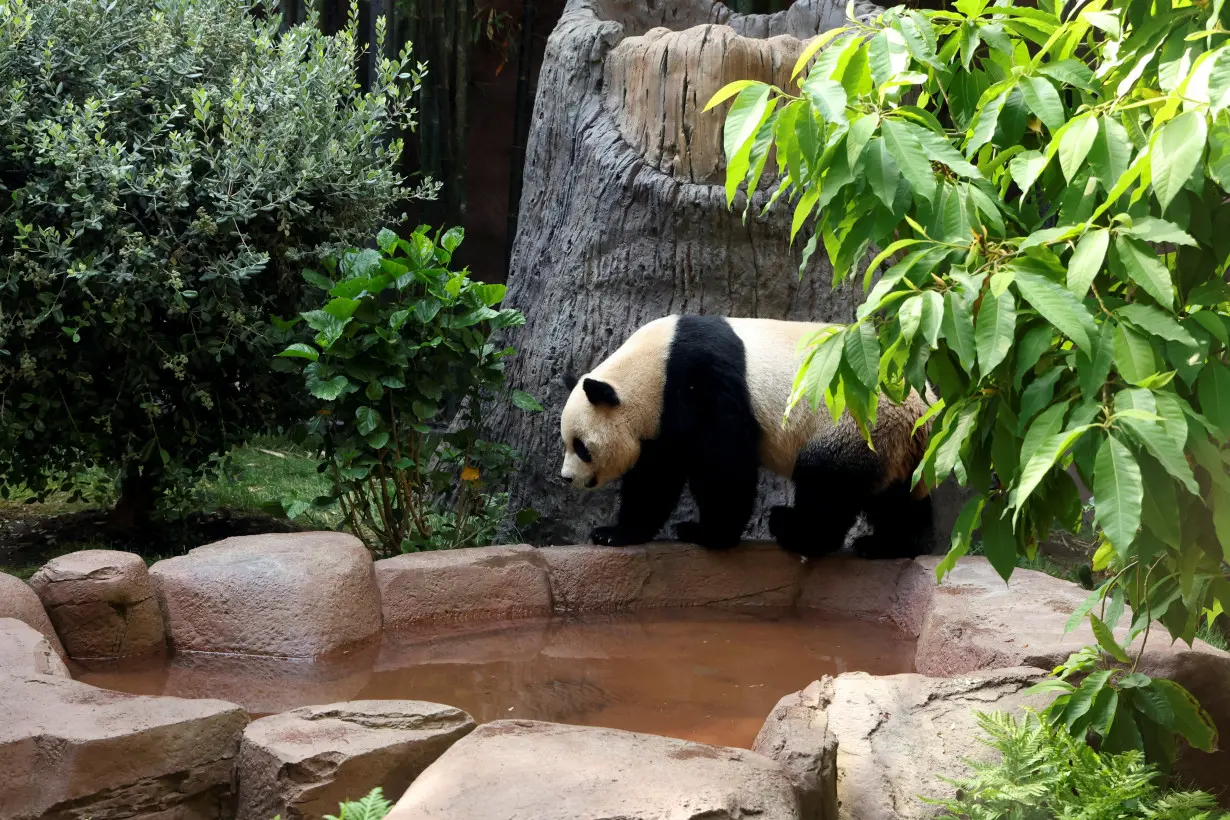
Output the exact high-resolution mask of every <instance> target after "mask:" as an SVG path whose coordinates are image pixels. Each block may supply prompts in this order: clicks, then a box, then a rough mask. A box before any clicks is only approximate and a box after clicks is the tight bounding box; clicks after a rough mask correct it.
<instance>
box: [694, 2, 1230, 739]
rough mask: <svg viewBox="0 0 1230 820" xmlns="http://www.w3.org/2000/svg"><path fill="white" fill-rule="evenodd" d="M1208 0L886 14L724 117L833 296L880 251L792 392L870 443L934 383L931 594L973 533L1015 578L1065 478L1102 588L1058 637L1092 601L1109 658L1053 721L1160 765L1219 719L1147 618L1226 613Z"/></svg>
mask: <svg viewBox="0 0 1230 820" xmlns="http://www.w3.org/2000/svg"><path fill="white" fill-rule="evenodd" d="M1224 5H1225V4H1224V0H1212V1H1211V2H1199V1H1196V2H1192V1H1191V0H1093V2H1089V3H1084V4H1079V5H1064V4H1063V3H1062V2H1060V0H1039V2H1038V4H1037V7H1036V8H1029V7H1023V6H1016V5H1013V4H1012V3H1011V2H1005V0H997V2H995V3H993V4H992V3H989V2H988V1H987V0H958V1H957V2H956V3H954V4H953V6H952V8H951V9H950V10H944V11H908V10H905V9H903V8H898V9H892V10H888V11H886V12H885V13H884V14H882V15H881V16H879V18H878V19H876V20H874V21H871V22H853V21H852V22H851V24H850V25H849V26H847V27H845V28H842V29H838V30H836V31H830V32H827V33H826V34H824V35H822V36H821V37H819V38H817V39H816V40H815V41H813V42H812V44H811V46H810V47H809V48H808V49H807V50H806V52H805V53H804V54H803V55H802V57H801V58H800V60H799V63H798V65H797V66H796V69H795V76H797V77H800V89H799V92H798V93H797V95H796V94H793V93H791V92H790V91H788V90H786V89H779V88H775V87H771V86H768V85H765V84H762V83H753V82H738V83H734V84H732V85H729V86H727V87H726V88H725V89H723V90H722V91H721V92H719V93H718V94H717V95H716V96H715V97H714V99H713V101H712V102H711V103H710V106H713V105H716V104H718V103H721V102H723V101H726V100H729V99H730V98H732V97H733V98H734V102H733V105H731V107H730V110H729V113H728V114H727V117H726V125H725V129H726V130H725V148H726V153H727V163H728V168H727V173H728V176H727V195H728V198H729V199H730V200H731V201H732V202H733V199H734V197H735V195H736V193H737V191H738V189H739V188H740V186H742V185H745V184H746V186H747V187H748V189H749V190H751V189H754V188H756V187H757V185H758V184H759V183H760V180H761V177H762V174H763V173H764V172H765V168H766V166H767V165H768V163H769V162H770V160H772V161H773V163H774V164H775V166H776V188H775V190H774V192H773V196H772V200H771V202H770V205H769V207H784V206H788V207H793V209H794V231H795V233H798V232H799V231H801V230H802V229H803V228H804V227H805V226H808V225H810V226H812V233H811V237H810V240H809V241H808V243H807V248H806V253H805V255H804V259H805V261H804V265H806V258H807V257H809V256H810V255H811V254H812V253H813V252H814V251H816V250H817V249H819V248H823V250H824V252H825V253H826V254H827V255H828V257H829V258H830V259H831V260H832V262H833V268H834V271H835V274H834V278H835V280H840V279H841V278H842V277H844V276H847V275H850V274H852V273H853V272H855V271H856V269H857V268H858V267H859V266H860V264H861V262H862V260H864V259H865V258H866V255H867V254H868V253H869V252H870V253H876V252H878V255H876V257H875V259H874V260H873V261H872V262H871V264H870V265H868V266H867V267H866V268H865V272H864V282H865V284H866V285H867V286H868V288H869V293H868V295H867V298H866V301H865V303H864V304H863V305H862V307H861V308H860V309H859V311H858V313H857V316H858V319H857V321H856V322H854V323H853V324H851V325H848V326H832V327H830V328H827V329H826V330H824V331H822V332H821V333H820V334H818V336H817V337H816V338H815V339H814V340H813V341H812V343H811V345H810V347H809V349H808V352H807V356H806V362H805V365H804V366H803V367H802V368H801V369H800V371H799V374H798V378H797V380H796V384H795V395H794V401H796V402H797V401H802V400H806V401H809V402H811V403H812V404H813V405H819V404H820V403H821V402H824V403H827V405H828V408H829V410H830V411H831V412H832V413H833V415H834V417H836V416H838V415H839V414H840V413H842V412H844V411H846V410H848V411H849V412H850V413H851V414H852V415H853V417H854V418H855V419H857V420H858V421H859V423H860V424H861V425H862V426H863V427H864V430H865V429H866V427H867V425H870V424H873V423H874V421H875V418H876V410H877V406H876V405H877V401H878V398H877V397H878V395H879V393H880V392H881V391H883V392H884V393H885V394H886V395H888V396H889V397H896V398H899V397H901V396H903V395H904V394H905V393H906V392H908V391H909V390H910V389H917V390H919V392H920V393H921V392H922V390H923V388H924V385H925V384H926V383H927V382H928V381H929V382H930V383H932V384H933V385H934V386H935V387H936V388H937V390H938V392H939V394H940V395H941V396H942V400H941V401H939V402H938V403H936V404H935V405H934V406H933V407H932V410H931V413H930V417H931V418H932V419H933V432H932V436H931V440H930V445H929V448H928V450H927V452H926V457H925V459H924V461H923V463H922V464H921V465H920V467H919V468H918V471H917V473H916V474H915V480H917V481H924V482H926V483H927V484H928V485H931V486H934V485H935V484H937V483H938V482H940V481H943V480H944V479H945V478H947V477H948V476H949V475H954V474H955V476H956V478H957V480H958V481H959V482H961V483H962V484H967V485H969V486H970V487H972V488H973V489H974V490H976V495H975V496H974V498H973V500H972V501H970V502H969V504H968V505H967V506H966V507H965V509H964V511H963V512H962V514H961V516H960V519H959V521H958V523H957V526H956V528H955V530H954V532H953V535H952V549H951V551H950V552H949V554H948V557H947V559H946V560H945V561H944V562H943V563H942V564H941V566H940V567H939V572H938V574H939V576H940V577H941V578H942V577H943V576H944V574H946V573H947V572H948V571H949V570H950V569H951V568H952V566H953V563H954V562H955V560H956V559H957V558H958V557H959V556H961V555H963V554H964V553H965V552H966V551H967V550H968V548H969V546H970V540H971V535H972V533H973V532H974V531H975V530H978V529H980V530H981V533H982V541H983V543H984V545H985V549H986V553H987V556H988V557H989V559H990V561H991V563H992V564H993V565H994V566H995V568H996V569H997V570H998V571H999V572H1000V573H1001V574H1002V575H1003V576H1004V577H1005V578H1007V577H1008V576H1009V575H1010V574H1011V573H1012V570H1013V567H1014V564H1015V561H1016V559H1017V556H1018V555H1019V554H1025V555H1028V556H1032V555H1033V554H1034V553H1035V551H1036V550H1037V549H1038V545H1039V543H1040V542H1041V541H1042V540H1044V539H1045V538H1046V537H1047V535H1048V534H1049V533H1050V532H1051V530H1052V528H1054V527H1057V526H1058V527H1063V528H1068V529H1074V528H1076V527H1078V526H1079V524H1080V519H1081V502H1080V496H1079V493H1078V488H1077V484H1076V483H1075V482H1074V480H1073V476H1072V473H1071V472H1070V471H1069V469H1068V468H1070V467H1074V468H1075V473H1076V474H1077V475H1079V476H1080V478H1081V480H1082V481H1083V482H1084V484H1085V485H1086V486H1088V487H1090V488H1092V492H1093V496H1094V502H1095V510H1096V513H1095V515H1096V524H1097V530H1098V534H1099V538H1100V543H1101V546H1100V548H1099V549H1098V551H1097V554H1096V556H1095V558H1094V561H1095V569H1097V570H1105V571H1106V573H1107V577H1106V580H1105V581H1104V582H1103V583H1102V584H1101V586H1100V587H1099V588H1098V590H1097V591H1096V592H1095V593H1094V594H1093V595H1092V596H1091V597H1090V599H1089V600H1088V602H1087V603H1086V605H1085V606H1084V607H1082V608H1081V611H1080V612H1078V613H1077V614H1076V615H1075V616H1074V618H1073V621H1072V622H1071V624H1072V625H1073V626H1074V625H1075V624H1077V623H1079V622H1080V621H1081V619H1082V618H1084V617H1085V616H1086V615H1088V616H1089V618H1090V620H1091V622H1092V627H1093V631H1094V634H1095V635H1096V637H1097V640H1098V644H1099V645H1098V646H1097V647H1091V648H1090V649H1088V650H1087V651H1085V652H1083V653H1079V654H1078V655H1075V656H1073V658H1072V659H1071V660H1070V661H1069V663H1068V664H1067V665H1066V666H1065V667H1063V668H1062V669H1061V670H1057V672H1058V678H1059V679H1057V680H1055V681H1053V682H1051V683H1050V684H1049V686H1050V687H1051V688H1054V689H1057V690H1059V695H1058V698H1057V699H1056V701H1055V705H1054V706H1052V707H1051V709H1050V711H1049V715H1050V716H1051V718H1052V719H1053V720H1055V721H1057V722H1060V723H1061V724H1062V725H1064V726H1066V727H1067V728H1068V729H1070V730H1072V731H1073V732H1074V733H1077V734H1080V735H1084V734H1085V733H1086V732H1091V733H1093V734H1095V735H1098V736H1100V737H1101V739H1102V745H1103V748H1104V749H1106V750H1111V751H1113V750H1116V749H1128V748H1137V749H1142V750H1144V751H1145V752H1146V753H1147V754H1148V755H1149V757H1150V758H1151V759H1153V760H1156V761H1159V762H1162V763H1165V762H1166V761H1168V760H1169V759H1170V758H1171V757H1172V756H1173V752H1174V742H1175V733H1176V732H1177V733H1179V734H1181V735H1183V736H1185V737H1186V738H1187V739H1188V740H1189V741H1190V742H1191V743H1192V744H1193V745H1195V746H1197V747H1199V748H1205V749H1208V748H1212V747H1213V745H1214V743H1215V741H1216V731H1215V729H1214V728H1213V726H1212V723H1211V722H1210V720H1209V719H1208V716H1207V714H1205V713H1204V712H1203V710H1201V709H1200V708H1199V705H1198V704H1196V703H1195V702H1194V700H1193V699H1192V697H1191V695H1189V694H1188V693H1187V692H1186V691H1184V690H1183V689H1182V688H1181V687H1179V686H1177V685H1176V684H1174V683H1172V682H1170V681H1164V680H1151V679H1149V678H1147V677H1145V676H1144V675H1141V674H1139V673H1137V672H1136V670H1135V662H1136V661H1137V660H1138V658H1139V656H1138V655H1137V656H1136V658H1133V657H1132V656H1131V655H1130V654H1129V648H1130V647H1131V646H1132V644H1133V641H1135V640H1137V639H1139V638H1140V637H1141V636H1142V634H1143V635H1145V636H1146V637H1147V633H1148V632H1149V630H1150V628H1151V625H1153V624H1154V623H1157V622H1160V624H1161V625H1162V626H1163V627H1164V628H1165V629H1166V630H1167V631H1168V632H1169V633H1170V634H1171V635H1172V636H1173V637H1175V638H1182V639H1184V640H1186V641H1189V642H1190V641H1191V640H1193V638H1194V636H1195V633H1196V630H1197V628H1198V626H1199V624H1200V622H1201V621H1202V619H1203V620H1208V621H1212V620H1214V619H1216V618H1218V617H1224V615H1223V614H1222V613H1223V612H1224V610H1225V608H1226V607H1230V580H1227V576H1226V562H1227V561H1230V469H1227V467H1228V464H1230V452H1227V450H1226V447H1225V445H1226V441H1227V438H1228V437H1230V366H1228V364H1227V350H1228V348H1230V287H1228V286H1227V284H1226V281H1225V273H1226V268H1227V264H1228V263H1230V207H1227V206H1226V204H1225V203H1226V201H1227V195H1228V192H1230V44H1228V36H1230V31H1228V30H1227V28H1226V23H1227V16H1228V12H1227V10H1226V9H1225V8H1224ZM882 265H883V266H885V269H883V270H882V272H881V275H880V277H879V279H878V280H875V279H874V274H875V273H876V272H877V271H880V270H881V266H882ZM873 281H874V287H872V286H871V284H872V282H873ZM1128 606H1130V607H1131V609H1132V612H1133V617H1132V620H1131V625H1130V627H1129V628H1128V630H1127V632H1126V634H1123V633H1120V635H1119V636H1116V635H1115V634H1114V632H1113V630H1114V628H1115V626H1116V625H1117V623H1118V621H1119V620H1120V617H1121V616H1122V614H1123V612H1124V609H1125V607H1128ZM1076 673H1080V675H1082V676H1083V677H1081V678H1080V680H1081V683H1080V685H1079V686H1075V685H1073V683H1071V682H1069V681H1068V680H1066V678H1068V677H1069V676H1071V675H1074V674H1076ZM1076 679H1077V678H1073V680H1076Z"/></svg>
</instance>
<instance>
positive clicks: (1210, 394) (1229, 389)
mask: <svg viewBox="0 0 1230 820" xmlns="http://www.w3.org/2000/svg"><path fill="white" fill-rule="evenodd" d="M1196 393H1197V395H1198V396H1199V398H1200V412H1201V413H1203V414H1204V416H1205V417H1206V418H1207V419H1208V420H1209V421H1211V422H1212V423H1213V424H1214V425H1215V426H1216V427H1217V428H1218V429H1219V430H1220V431H1221V433H1222V435H1223V436H1230V367H1226V365H1224V364H1222V363H1221V362H1220V361H1218V360H1217V359H1212V360H1210V361H1209V363H1208V364H1206V365H1205V366H1204V370H1202V371H1201V372H1200V377H1199V378H1198V379H1196Z"/></svg>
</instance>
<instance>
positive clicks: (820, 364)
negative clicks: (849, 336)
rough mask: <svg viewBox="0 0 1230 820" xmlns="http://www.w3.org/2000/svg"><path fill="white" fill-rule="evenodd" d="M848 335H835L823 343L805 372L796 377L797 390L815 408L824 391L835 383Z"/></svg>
mask: <svg viewBox="0 0 1230 820" xmlns="http://www.w3.org/2000/svg"><path fill="white" fill-rule="evenodd" d="M845 340H846V334H845V333H835V334H833V335H832V336H830V337H829V338H828V339H826V340H825V341H824V342H823V343H821V344H820V345H819V346H818V347H817V348H816V351H815V353H814V354H813V355H812V356H811V363H810V364H809V365H808V366H807V368H806V370H805V371H802V372H800V373H799V374H798V375H797V376H796V377H795V381H796V385H797V386H796V388H795V390H796V391H797V390H799V389H800V388H801V389H802V390H803V391H804V393H803V395H806V396H807V397H808V398H809V400H811V401H812V403H813V406H818V405H819V401H820V398H821V397H822V396H823V395H824V391H825V390H828V389H829V385H831V384H832V383H833V377H834V376H835V375H837V368H838V366H839V365H840V364H841V358H842V352H843V349H844V347H845Z"/></svg>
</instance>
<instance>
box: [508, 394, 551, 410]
mask: <svg viewBox="0 0 1230 820" xmlns="http://www.w3.org/2000/svg"><path fill="white" fill-rule="evenodd" d="M512 403H513V405H514V406H515V407H517V408H518V409H519V410H524V411H525V412H527V413H540V412H542V410H543V406H542V405H541V404H539V403H538V400H537V399H535V398H534V397H533V396H531V395H530V394H529V393H527V392H525V391H524V390H514V391H512Z"/></svg>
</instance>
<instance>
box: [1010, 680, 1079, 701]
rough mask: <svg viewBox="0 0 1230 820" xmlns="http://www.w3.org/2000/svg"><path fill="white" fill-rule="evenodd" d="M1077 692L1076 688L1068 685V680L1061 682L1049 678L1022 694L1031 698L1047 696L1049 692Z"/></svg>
mask: <svg viewBox="0 0 1230 820" xmlns="http://www.w3.org/2000/svg"><path fill="white" fill-rule="evenodd" d="M1075 691H1076V687H1075V686H1073V685H1072V684H1070V683H1068V682H1067V681H1066V680H1059V679H1057V678H1047V679H1046V680H1041V681H1038V682H1037V683H1035V684H1034V685H1033V686H1031V687H1029V688H1028V689H1026V690H1025V691H1024V692H1022V693H1021V694H1022V695H1023V696H1025V697H1030V696H1032V695H1045V694H1047V693H1048V692H1068V693H1071V692H1075Z"/></svg>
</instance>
